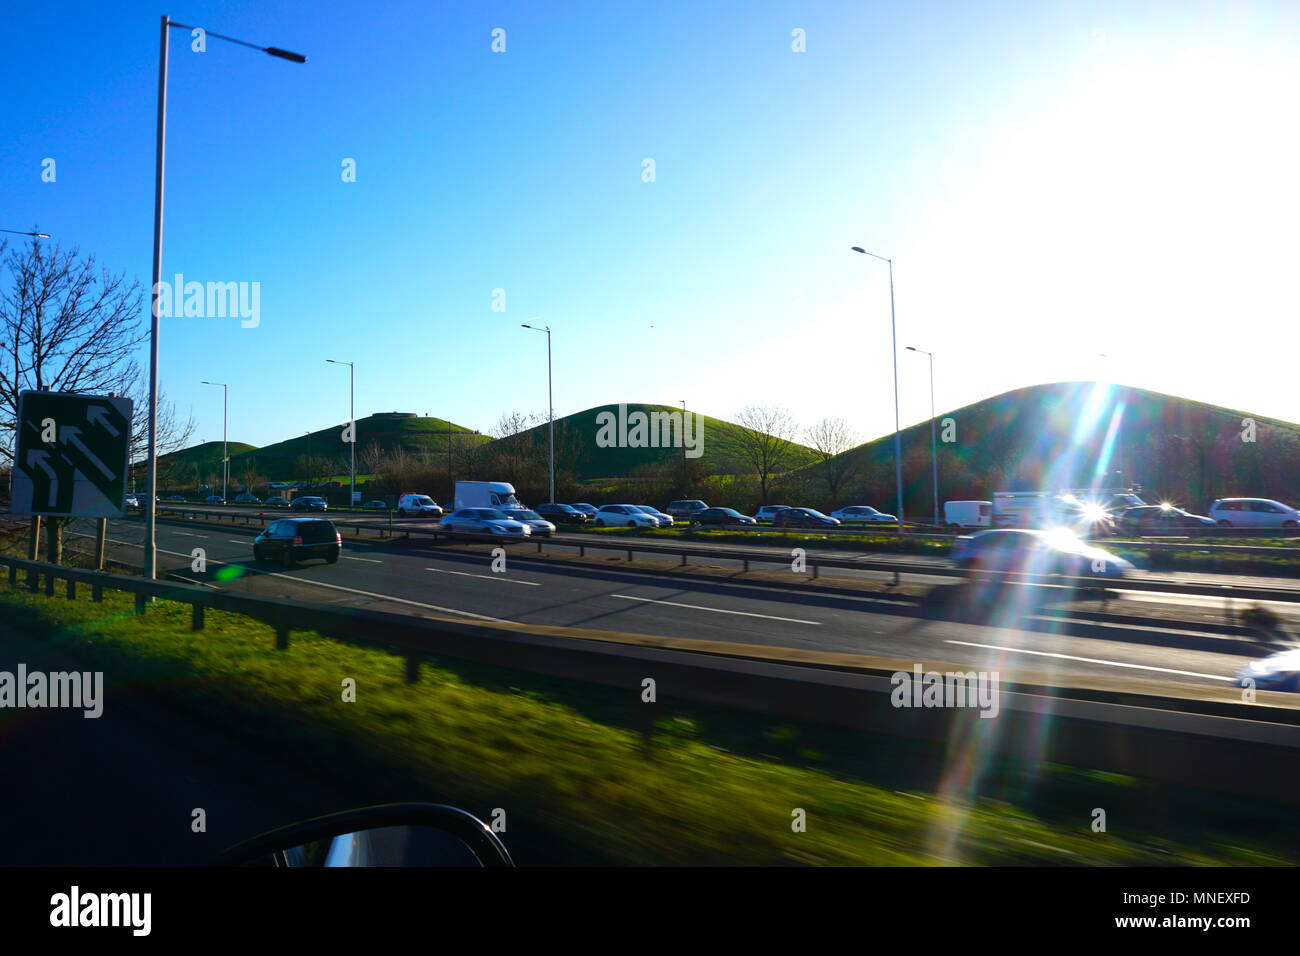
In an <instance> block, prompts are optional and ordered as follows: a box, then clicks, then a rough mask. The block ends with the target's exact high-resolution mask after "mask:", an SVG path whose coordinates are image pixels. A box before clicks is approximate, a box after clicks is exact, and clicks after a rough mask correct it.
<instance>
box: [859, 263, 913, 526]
mask: <svg viewBox="0 0 1300 956" xmlns="http://www.w3.org/2000/svg"><path fill="white" fill-rule="evenodd" d="M853 251H854V252H860V253H862V254H863V255H864V256H871V258H873V259H879V260H880V261H881V262H884V263H886V264H887V265H888V266H889V332H890V335H891V336H892V338H893V353H894V487H895V490H896V492H897V495H898V536H899V537H900V538H901V537H903V535H904V533H905V532H904V531H903V439H902V437H901V434H900V432H901V428H900V427H899V421H898V325H897V323H896V322H895V321H894V260H893V259H886V258H885V257H884V256H878V255H876V254H875V253H874V252H867V250H866V249H863V248H862V247H861V246H854V247H853Z"/></svg>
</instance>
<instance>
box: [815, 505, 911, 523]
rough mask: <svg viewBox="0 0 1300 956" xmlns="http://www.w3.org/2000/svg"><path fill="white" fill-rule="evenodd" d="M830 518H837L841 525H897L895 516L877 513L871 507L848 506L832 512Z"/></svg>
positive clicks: (881, 512)
mask: <svg viewBox="0 0 1300 956" xmlns="http://www.w3.org/2000/svg"><path fill="white" fill-rule="evenodd" d="M831 517H832V518H839V519H840V521H841V523H843V524H898V518H897V517H896V516H894V515H887V514H885V513H884V512H883V511H877V510H876V509H875V508H873V507H871V505H849V506H848V507H846V508H841V509H840V510H839V511H832V512H831Z"/></svg>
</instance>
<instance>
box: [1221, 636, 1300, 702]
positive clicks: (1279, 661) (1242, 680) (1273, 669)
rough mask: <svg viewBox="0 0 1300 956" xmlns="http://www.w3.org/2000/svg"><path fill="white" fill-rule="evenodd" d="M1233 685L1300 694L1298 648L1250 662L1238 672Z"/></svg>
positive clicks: (1299, 654)
mask: <svg viewBox="0 0 1300 956" xmlns="http://www.w3.org/2000/svg"><path fill="white" fill-rule="evenodd" d="M1248 682H1253V683H1248ZM1233 683H1234V684H1235V685H1236V686H1237V687H1254V688H1255V689H1256V690H1275V691H1289V692H1290V693H1293V694H1294V693H1297V692H1300V647H1293V648H1291V649H1289V650H1285V651H1278V653H1276V654H1270V655H1269V656H1268V657H1264V658H1260V659H1259V660H1257V661H1251V662H1250V663H1249V664H1247V665H1246V666H1245V667H1243V668H1242V669H1241V670H1240V671H1239V672H1238V674H1237V679H1236V681H1234V682H1233Z"/></svg>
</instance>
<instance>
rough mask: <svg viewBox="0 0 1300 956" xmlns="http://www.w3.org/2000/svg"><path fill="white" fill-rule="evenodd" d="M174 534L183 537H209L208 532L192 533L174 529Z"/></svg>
mask: <svg viewBox="0 0 1300 956" xmlns="http://www.w3.org/2000/svg"><path fill="white" fill-rule="evenodd" d="M172 534H174V535H178V536H179V537H182V538H206V537H207V535H206V534H192V533H191V532H189V531H173V532H172Z"/></svg>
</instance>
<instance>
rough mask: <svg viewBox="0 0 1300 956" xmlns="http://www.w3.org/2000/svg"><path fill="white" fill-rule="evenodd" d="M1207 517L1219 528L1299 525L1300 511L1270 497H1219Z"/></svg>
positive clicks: (1290, 526)
mask: <svg viewBox="0 0 1300 956" xmlns="http://www.w3.org/2000/svg"><path fill="white" fill-rule="evenodd" d="M1209 517H1211V518H1213V519H1214V522H1215V524H1217V525H1218V526H1219V527H1221V528H1295V527H1300V511H1296V509H1294V508H1291V507H1289V506H1287V505H1284V504H1282V502H1280V501H1274V500H1272V499H1271V498H1220V499H1219V500H1218V501H1216V502H1215V503H1214V504H1212V505H1210V514H1209Z"/></svg>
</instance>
